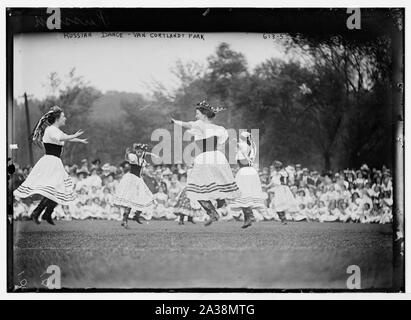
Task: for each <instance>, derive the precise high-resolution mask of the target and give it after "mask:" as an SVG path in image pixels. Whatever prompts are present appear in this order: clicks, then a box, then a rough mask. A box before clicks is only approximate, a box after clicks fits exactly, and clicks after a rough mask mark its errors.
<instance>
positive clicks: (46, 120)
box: [30, 106, 63, 144]
mask: <svg viewBox="0 0 411 320" xmlns="http://www.w3.org/2000/svg"><path fill="white" fill-rule="evenodd" d="M62 113H63V109H62V108H60V107H59V106H53V107H51V108H50V110H49V111H48V112H47V113H46V114H44V115H43V116H42V117H41V118H40V120H39V121H37V123H36V125H35V127H34V129H33V132H32V134H31V139H30V140H31V141H32V142H33V143H38V144H41V142H42V139H43V135H44V131H45V130H46V128H47V127H48V126H50V125H52V124H53V123H54V122H56V120H57V119H58V118H60V116H61V114H62Z"/></svg>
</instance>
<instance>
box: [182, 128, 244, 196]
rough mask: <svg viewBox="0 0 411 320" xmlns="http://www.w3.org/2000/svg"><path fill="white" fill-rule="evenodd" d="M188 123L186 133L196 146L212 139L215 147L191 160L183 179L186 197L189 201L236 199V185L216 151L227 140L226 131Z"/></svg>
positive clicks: (237, 192) (230, 172)
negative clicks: (190, 166)
mask: <svg viewBox="0 0 411 320" xmlns="http://www.w3.org/2000/svg"><path fill="white" fill-rule="evenodd" d="M189 123H190V125H191V129H190V130H189V133H190V134H192V135H194V140H195V141H196V142H198V143H200V144H201V142H202V140H203V141H204V139H208V140H209V139H215V140H216V145H214V148H212V150H209V149H206V150H205V152H202V153H200V154H199V155H197V156H196V157H195V158H194V166H193V169H192V170H191V171H190V173H189V174H188V176H187V189H186V191H187V196H188V197H189V198H190V199H191V200H193V201H197V200H216V199H234V198H236V197H237V196H238V195H239V191H238V187H237V184H236V183H235V180H234V176H233V173H232V171H231V168H230V165H229V163H228V161H227V159H226V157H225V155H224V153H223V152H221V151H220V150H221V149H223V148H224V144H225V142H226V140H227V138H228V133H227V130H226V129H224V128H223V127H221V126H218V125H215V124H212V123H208V122H205V121H202V120H197V121H192V122H189ZM209 145H210V144H207V147H209ZM212 147H213V146H212ZM219 149H220V150H219ZM207 150H209V151H207Z"/></svg>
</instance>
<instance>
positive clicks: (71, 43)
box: [14, 32, 287, 99]
mask: <svg viewBox="0 0 411 320" xmlns="http://www.w3.org/2000/svg"><path fill="white" fill-rule="evenodd" d="M144 34H145V37H143V34H141V33H140V34H134V33H133V32H130V33H128V32H122V33H121V34H112V33H111V34H107V33H102V32H97V33H88V34H86V35H87V37H79V36H83V34H82V33H77V34H75V33H71V34H64V33H49V34H21V35H17V36H15V38H14V97H15V98H19V97H20V96H21V95H22V94H23V93H24V92H27V94H28V95H30V96H31V97H35V98H38V99H42V98H44V97H45V96H46V95H47V94H48V93H49V92H50V89H49V87H48V86H47V85H46V84H47V83H48V80H47V78H48V75H49V74H50V73H52V72H57V73H58V74H59V75H60V76H61V77H63V76H64V75H66V74H68V72H69V71H70V70H71V69H72V68H73V67H74V68H76V75H77V76H82V77H83V78H84V80H86V81H88V82H89V84H90V85H92V86H94V87H96V88H97V89H99V90H101V91H102V92H106V91H110V90H116V91H126V92H136V93H141V94H143V95H148V94H149V85H150V84H152V83H153V82H154V81H158V82H160V83H162V84H163V85H164V86H165V87H166V88H168V89H172V88H176V87H177V85H178V83H177V82H176V81H177V79H176V78H175V76H174V75H173V74H172V72H171V68H172V67H173V66H174V65H175V63H176V61H177V60H178V59H180V60H181V61H182V62H187V61H197V62H199V63H201V64H203V65H204V66H205V65H206V62H207V57H208V56H210V55H212V54H213V53H214V52H215V50H216V48H217V46H218V45H219V44H220V43H221V42H227V43H228V44H230V47H231V48H232V49H233V50H235V51H239V52H241V53H243V54H244V55H245V57H246V59H247V61H248V66H249V69H250V70H252V69H253V68H254V67H255V66H256V65H257V64H259V63H261V62H262V61H264V60H266V59H268V58H272V57H275V58H280V59H287V55H286V54H285V52H284V47H283V46H282V45H281V41H279V40H278V38H275V37H274V36H273V35H267V34H265V35H264V34H261V33H260V34H258V33H201V34H194V33H171V34H174V35H175V36H178V35H179V36H180V38H164V35H165V34H166V33H162V34H161V35H160V36H159V35H158V33H156V34H157V35H154V34H153V33H150V32H145V33H144ZM120 36H121V37H120Z"/></svg>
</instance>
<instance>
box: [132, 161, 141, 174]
mask: <svg viewBox="0 0 411 320" xmlns="http://www.w3.org/2000/svg"><path fill="white" fill-rule="evenodd" d="M130 173H132V174H134V175H136V176H137V177H141V166H139V165H138V164H132V163H130Z"/></svg>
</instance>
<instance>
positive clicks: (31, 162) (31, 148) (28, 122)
mask: <svg viewBox="0 0 411 320" xmlns="http://www.w3.org/2000/svg"><path fill="white" fill-rule="evenodd" d="M23 96H24V108H25V111H26V126H27V133H28V136H29V138H30V131H31V126H30V113H29V103H28V101H27V94H26V92H24V95H23ZM29 157H30V166H32V167H33V165H34V157H33V146H32V143H31V141H30V140H29Z"/></svg>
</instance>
